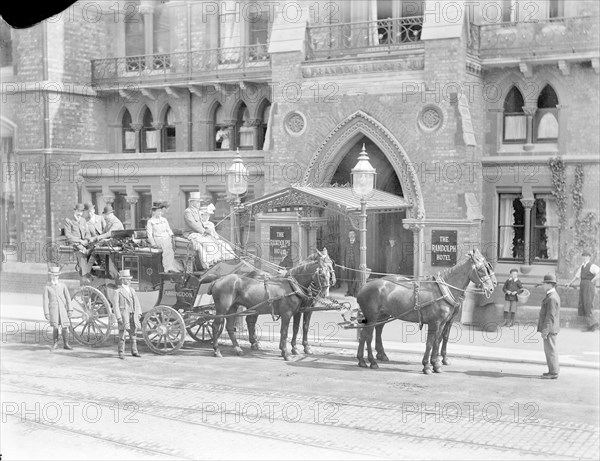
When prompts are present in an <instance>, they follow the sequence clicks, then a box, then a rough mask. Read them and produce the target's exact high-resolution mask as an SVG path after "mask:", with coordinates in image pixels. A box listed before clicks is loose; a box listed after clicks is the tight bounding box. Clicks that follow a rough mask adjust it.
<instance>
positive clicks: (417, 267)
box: [402, 221, 425, 277]
mask: <svg viewBox="0 0 600 461" xmlns="http://www.w3.org/2000/svg"><path fill="white" fill-rule="evenodd" d="M402 226H403V227H404V228H405V229H407V230H410V231H412V233H413V248H414V250H415V251H414V254H413V273H414V276H415V277H421V276H422V275H423V272H424V270H423V265H424V261H423V256H424V251H423V250H424V248H423V245H424V243H425V235H424V230H425V224H423V223H420V222H418V221H408V222H404V223H403V224H402Z"/></svg>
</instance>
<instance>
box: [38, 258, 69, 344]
mask: <svg viewBox="0 0 600 461" xmlns="http://www.w3.org/2000/svg"><path fill="white" fill-rule="evenodd" d="M60 274H61V272H60V267H51V268H50V269H49V271H48V275H49V276H50V281H49V282H48V284H46V286H45V288H44V317H46V320H48V322H50V325H51V326H52V329H53V331H52V339H53V344H52V348H51V349H50V350H52V351H54V350H56V348H57V347H58V327H59V326H60V327H62V336H63V344H64V348H65V349H67V350H72V349H73V348H72V347H71V346H70V345H69V325H70V324H71V314H72V313H73V308H72V307H71V295H70V294H69V290H68V289H67V286H66V285H65V284H64V283H62V282H59V280H58V278H59V276H60Z"/></svg>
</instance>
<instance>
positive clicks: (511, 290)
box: [500, 269, 523, 327]
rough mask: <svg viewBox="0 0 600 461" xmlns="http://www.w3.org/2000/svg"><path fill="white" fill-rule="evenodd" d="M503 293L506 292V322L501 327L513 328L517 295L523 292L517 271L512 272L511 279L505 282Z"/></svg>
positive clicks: (512, 270)
mask: <svg viewBox="0 0 600 461" xmlns="http://www.w3.org/2000/svg"><path fill="white" fill-rule="evenodd" d="M502 291H503V292H504V322H503V323H502V325H500V326H502V327H512V326H513V325H514V323H515V315H516V313H517V301H518V298H517V295H518V294H520V293H522V292H523V284H522V283H521V281H520V280H519V271H518V270H517V269H511V270H510V277H509V278H508V279H507V280H506V282H504V286H503V287H502Z"/></svg>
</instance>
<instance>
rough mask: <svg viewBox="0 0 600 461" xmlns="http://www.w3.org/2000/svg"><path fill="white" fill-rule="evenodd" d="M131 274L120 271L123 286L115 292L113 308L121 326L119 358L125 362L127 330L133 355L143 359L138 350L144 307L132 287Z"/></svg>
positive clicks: (126, 271) (127, 270)
mask: <svg viewBox="0 0 600 461" xmlns="http://www.w3.org/2000/svg"><path fill="white" fill-rule="evenodd" d="M132 278H133V277H132V276H131V272H130V271H129V269H124V270H122V271H119V280H120V281H121V285H120V286H119V288H117V289H116V290H115V295H114V301H113V306H114V309H115V315H116V317H117V322H118V324H119V348H118V352H119V358H120V359H121V360H125V330H127V331H128V332H129V339H130V340H131V355H133V356H134V357H141V355H140V354H139V352H138V348H137V332H138V330H139V329H140V328H141V325H140V317H141V316H142V307H141V305H140V300H139V299H138V296H137V294H136V292H135V290H134V289H133V288H132V287H131V285H130V283H131V279H132Z"/></svg>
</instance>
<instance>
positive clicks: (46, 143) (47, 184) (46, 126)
mask: <svg viewBox="0 0 600 461" xmlns="http://www.w3.org/2000/svg"><path fill="white" fill-rule="evenodd" d="M42 81H43V82H47V81H48V27H47V24H46V22H45V21H42ZM42 99H43V103H42V111H43V117H44V130H43V132H44V147H43V149H44V186H45V194H44V195H45V203H44V207H45V212H46V242H47V243H49V244H50V243H51V242H52V210H51V207H50V203H51V200H50V198H51V197H50V194H51V188H50V177H49V176H48V152H47V150H48V148H49V147H50V146H49V145H50V119H49V117H50V115H49V113H50V109H49V103H48V97H47V96H46V95H45V94H42Z"/></svg>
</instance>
